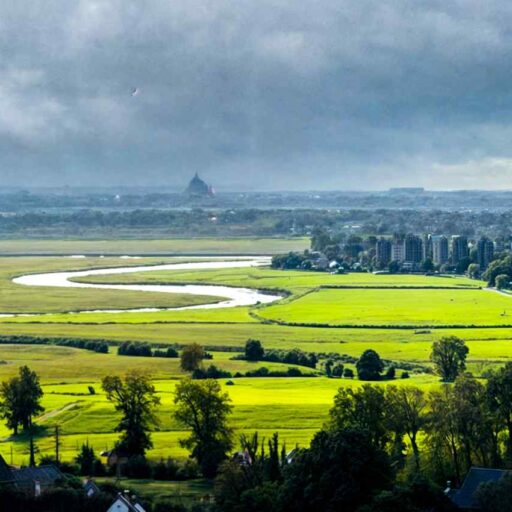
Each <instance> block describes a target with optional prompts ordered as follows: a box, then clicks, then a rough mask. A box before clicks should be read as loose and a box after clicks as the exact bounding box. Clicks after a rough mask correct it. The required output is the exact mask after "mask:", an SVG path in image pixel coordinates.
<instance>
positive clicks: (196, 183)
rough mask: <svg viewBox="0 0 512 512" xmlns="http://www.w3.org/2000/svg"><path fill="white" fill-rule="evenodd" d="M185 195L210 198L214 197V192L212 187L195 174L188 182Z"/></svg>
mask: <svg viewBox="0 0 512 512" xmlns="http://www.w3.org/2000/svg"><path fill="white" fill-rule="evenodd" d="M185 194H187V195H189V196H198V197H212V196H214V195H215V191H214V190H213V187H212V186H211V185H208V184H207V183H206V182H204V181H203V180H202V179H201V178H200V177H199V174H197V172H196V174H195V175H194V177H193V178H192V179H191V180H190V183H189V184H188V187H187V188H186V190H185Z"/></svg>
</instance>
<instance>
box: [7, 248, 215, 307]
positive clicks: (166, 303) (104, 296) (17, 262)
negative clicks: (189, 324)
mask: <svg viewBox="0 0 512 512" xmlns="http://www.w3.org/2000/svg"><path fill="white" fill-rule="evenodd" d="M169 261H172V260H170V259H165V258H145V259H143V260H139V259H137V260H125V259H120V258H84V259H72V258H57V257H51V258H36V257H21V258H0V314H1V313H53V312H63V311H80V310H91V309H93V310H94V309H131V308H141V307H169V308H171V307H181V306H188V305H195V304H204V303H208V302H216V301H217V300H222V299H221V298H216V297H202V296H193V295H187V294H167V293H155V292H146V291H144V292H138V291H126V290H121V291H120V290H99V289H77V288H53V287H37V288H36V287H32V288H29V287H26V286H22V285H19V284H15V283H13V282H12V278H13V277H16V276H20V275H23V274H31V273H32V274H33V273H40V272H53V271H60V270H84V269H89V268H109V267H119V266H129V265H141V264H158V263H164V262H169Z"/></svg>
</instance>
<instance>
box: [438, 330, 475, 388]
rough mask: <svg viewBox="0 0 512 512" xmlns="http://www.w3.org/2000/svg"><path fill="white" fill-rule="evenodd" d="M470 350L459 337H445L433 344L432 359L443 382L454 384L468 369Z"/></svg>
mask: <svg viewBox="0 0 512 512" xmlns="http://www.w3.org/2000/svg"><path fill="white" fill-rule="evenodd" d="M468 352H469V349H468V347H467V346H466V344H465V343H464V340H462V339H460V338H458V337H457V336H445V337H443V338H441V339H440V340H439V341H435V342H434V343H433V344H432V352H431V354H430V359H431V361H432V362H433V363H434V366H435V368H436V371H437V373H438V374H439V375H440V376H441V379H442V381H443V382H453V381H454V380H455V379H456V378H457V375H459V374H460V373H461V372H463V371H464V370H465V369H466V357H467V355H468Z"/></svg>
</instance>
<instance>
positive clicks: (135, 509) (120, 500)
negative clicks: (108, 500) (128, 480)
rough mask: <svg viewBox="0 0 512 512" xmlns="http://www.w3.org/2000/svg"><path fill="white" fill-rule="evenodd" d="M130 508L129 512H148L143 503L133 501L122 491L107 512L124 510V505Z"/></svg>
mask: <svg viewBox="0 0 512 512" xmlns="http://www.w3.org/2000/svg"><path fill="white" fill-rule="evenodd" d="M123 505H124V507H126V508H127V509H128V511H129V512H146V511H145V509H144V508H143V507H142V505H141V504H140V503H138V502H135V503H132V502H131V501H130V500H129V499H128V498H127V497H126V496H124V495H123V494H122V493H119V494H118V496H117V498H116V499H115V501H114V503H112V505H110V508H109V509H108V510H107V512H116V510H122V509H123V508H124V507H123Z"/></svg>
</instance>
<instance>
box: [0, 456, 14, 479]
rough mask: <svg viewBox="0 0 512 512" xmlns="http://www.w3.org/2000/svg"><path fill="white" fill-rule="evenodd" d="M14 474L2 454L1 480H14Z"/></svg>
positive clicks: (0, 458) (0, 463)
mask: <svg viewBox="0 0 512 512" xmlns="http://www.w3.org/2000/svg"><path fill="white" fill-rule="evenodd" d="M12 481H13V476H12V473H11V468H10V467H9V466H8V465H7V462H5V460H4V458H3V457H2V456H1V455H0V482H2V483H5V482H12Z"/></svg>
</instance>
